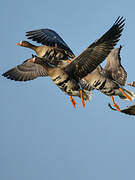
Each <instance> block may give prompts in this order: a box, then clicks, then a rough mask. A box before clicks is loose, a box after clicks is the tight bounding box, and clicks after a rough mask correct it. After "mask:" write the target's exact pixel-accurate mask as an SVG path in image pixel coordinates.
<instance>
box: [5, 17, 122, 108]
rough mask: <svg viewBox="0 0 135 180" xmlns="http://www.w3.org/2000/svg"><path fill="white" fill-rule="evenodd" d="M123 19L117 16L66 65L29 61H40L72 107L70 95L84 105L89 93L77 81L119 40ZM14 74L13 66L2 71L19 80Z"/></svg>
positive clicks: (15, 71) (36, 58)
mask: <svg viewBox="0 0 135 180" xmlns="http://www.w3.org/2000/svg"><path fill="white" fill-rule="evenodd" d="M124 21H125V20H124V19H123V17H118V19H117V20H116V21H115V23H114V24H113V26H112V27H111V28H110V29H109V30H108V31H107V32H106V33H105V34H104V35H103V36H102V37H101V38H100V39H98V40H96V41H95V42H93V43H92V44H91V45H90V46H89V47H88V48H87V49H86V50H84V51H83V52H82V53H81V54H80V55H78V56H76V57H75V58H73V60H72V61H71V63H70V64H68V65H67V64H66V65H64V66H61V65H60V66H59V65H58V66H53V65H51V64H50V63H48V62H47V61H46V59H45V58H39V57H34V58H33V59H32V60H30V61H32V63H33V64H34V63H37V62H38V61H39V62H41V63H38V64H40V65H42V67H43V68H44V69H45V71H46V72H47V74H48V75H49V76H50V78H51V79H52V80H53V82H54V83H55V84H56V85H57V86H58V87H59V88H60V89H61V90H62V91H64V92H65V93H66V94H67V95H69V96H70V100H71V102H72V104H73V106H74V107H75V105H76V102H75V101H74V99H73V98H72V97H71V96H78V97H80V98H81V100H82V104H83V107H84V106H85V102H84V100H88V99H89V94H88V91H87V90H85V89H82V87H81V84H80V82H79V81H80V80H81V79H82V78H84V77H85V76H87V75H88V74H89V73H91V72H92V71H93V70H94V69H96V67H97V66H98V65H99V64H100V63H101V62H103V61H104V59H105V58H106V57H107V56H108V54H109V53H110V51H111V50H112V49H113V48H114V46H115V45H116V44H117V42H118V41H119V38H120V36H121V33H122V31H123V27H124ZM27 63H31V62H27ZM21 66H24V64H22V65H20V66H19V69H21V68H20V67H21ZM17 67H18V66H17ZM22 71H23V72H21V74H20V76H24V74H25V73H26V74H27V68H26V69H25V70H22ZM28 71H29V70H28ZM16 74H18V68H13V69H11V70H9V71H8V72H6V73H4V74H3V76H5V77H7V78H9V79H12V80H16V81H17V80H20V78H19V77H18V76H17V77H16ZM37 77H38V76H37ZM22 80H24V79H21V81H22Z"/></svg>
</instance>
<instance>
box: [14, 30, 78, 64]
mask: <svg viewBox="0 0 135 180" xmlns="http://www.w3.org/2000/svg"><path fill="white" fill-rule="evenodd" d="M26 36H28V39H32V40H33V41H36V42H38V43H41V44H42V45H41V46H36V45H33V44H31V43H30V42H28V41H20V42H19V43H16V44H17V45H19V46H22V47H26V48H30V49H32V50H34V51H35V52H36V54H37V56H38V57H44V58H45V59H46V60H47V61H48V62H49V63H51V64H57V62H55V61H60V60H62V61H64V60H68V59H69V58H74V57H75V55H74V53H73V52H72V50H71V49H70V48H69V46H68V45H67V44H66V43H65V41H64V40H63V39H62V38H61V37H60V36H59V35H58V34H57V33H56V32H55V31H53V30H51V29H39V30H34V31H29V32H26Z"/></svg>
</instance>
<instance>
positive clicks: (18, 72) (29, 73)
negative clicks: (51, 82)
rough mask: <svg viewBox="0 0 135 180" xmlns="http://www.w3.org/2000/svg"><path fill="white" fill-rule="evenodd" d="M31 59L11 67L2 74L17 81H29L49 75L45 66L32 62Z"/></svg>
mask: <svg viewBox="0 0 135 180" xmlns="http://www.w3.org/2000/svg"><path fill="white" fill-rule="evenodd" d="M31 59H32V58H31ZM31 59H28V60H26V61H24V63H22V64H20V65H18V66H16V67H14V68H12V69H10V70H9V71H7V72H5V73H4V74H2V76H4V77H6V78H7V79H11V80H15V81H29V80H33V79H35V78H37V77H40V76H47V72H46V70H45V68H44V67H43V66H42V65H41V64H36V63H34V62H30V60H31Z"/></svg>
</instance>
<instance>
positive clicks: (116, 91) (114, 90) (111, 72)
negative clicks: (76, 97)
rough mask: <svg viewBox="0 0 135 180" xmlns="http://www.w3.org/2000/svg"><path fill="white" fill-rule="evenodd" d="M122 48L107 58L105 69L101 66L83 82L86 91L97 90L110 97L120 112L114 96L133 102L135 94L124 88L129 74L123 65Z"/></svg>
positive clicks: (115, 50) (116, 49)
mask: <svg viewBox="0 0 135 180" xmlns="http://www.w3.org/2000/svg"><path fill="white" fill-rule="evenodd" d="M121 48H122V46H120V48H115V49H113V50H112V51H111V52H110V54H109V55H108V56H107V58H106V59H107V63H106V66H105V67H104V69H102V67H101V66H100V65H99V66H98V67H97V68H96V69H95V70H94V71H93V72H92V73H90V74H88V75H87V76H86V77H84V79H83V80H81V84H82V87H83V88H84V89H86V90H92V89H97V90H99V91H100V92H102V93H103V94H105V95H107V96H110V97H111V99H112V101H113V105H114V107H116V109H117V110H118V111H120V107H119V106H118V105H117V104H116V103H115V102H114V98H113V96H119V97H120V98H121V99H128V100H130V101H132V100H133V98H134V96H135V94H134V93H133V92H132V91H129V90H127V89H125V88H123V87H122V86H124V85H125V83H126V79H127V73H126V71H125V69H124V68H123V66H122V65H121V58H120V51H121Z"/></svg>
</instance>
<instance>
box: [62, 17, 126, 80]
mask: <svg viewBox="0 0 135 180" xmlns="http://www.w3.org/2000/svg"><path fill="white" fill-rule="evenodd" d="M124 21H125V20H124V19H123V17H121V18H120V17H118V19H117V20H116V21H115V23H114V24H113V26H112V27H111V28H110V29H109V30H108V31H107V32H106V33H105V34H104V35H103V36H102V37H101V38H100V39H98V40H97V41H95V42H94V43H92V44H91V45H90V46H89V47H88V48H87V49H86V50H85V51H83V52H82V53H81V54H80V55H79V56H77V57H75V58H74V59H73V60H72V62H71V63H70V64H69V65H67V66H66V68H65V71H66V72H67V73H68V74H70V75H71V76H72V77H74V78H75V79H82V78H83V77H85V76H86V75H87V74H88V73H91V72H92V71H93V70H94V69H95V68H96V67H97V66H98V65H99V64H100V63H101V62H102V61H103V60H104V59H105V58H106V57H107V56H108V54H109V53H110V51H111V50H112V49H113V47H114V46H115V45H116V43H117V42H118V41H119V38H120V36H121V33H122V31H123V27H124Z"/></svg>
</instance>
